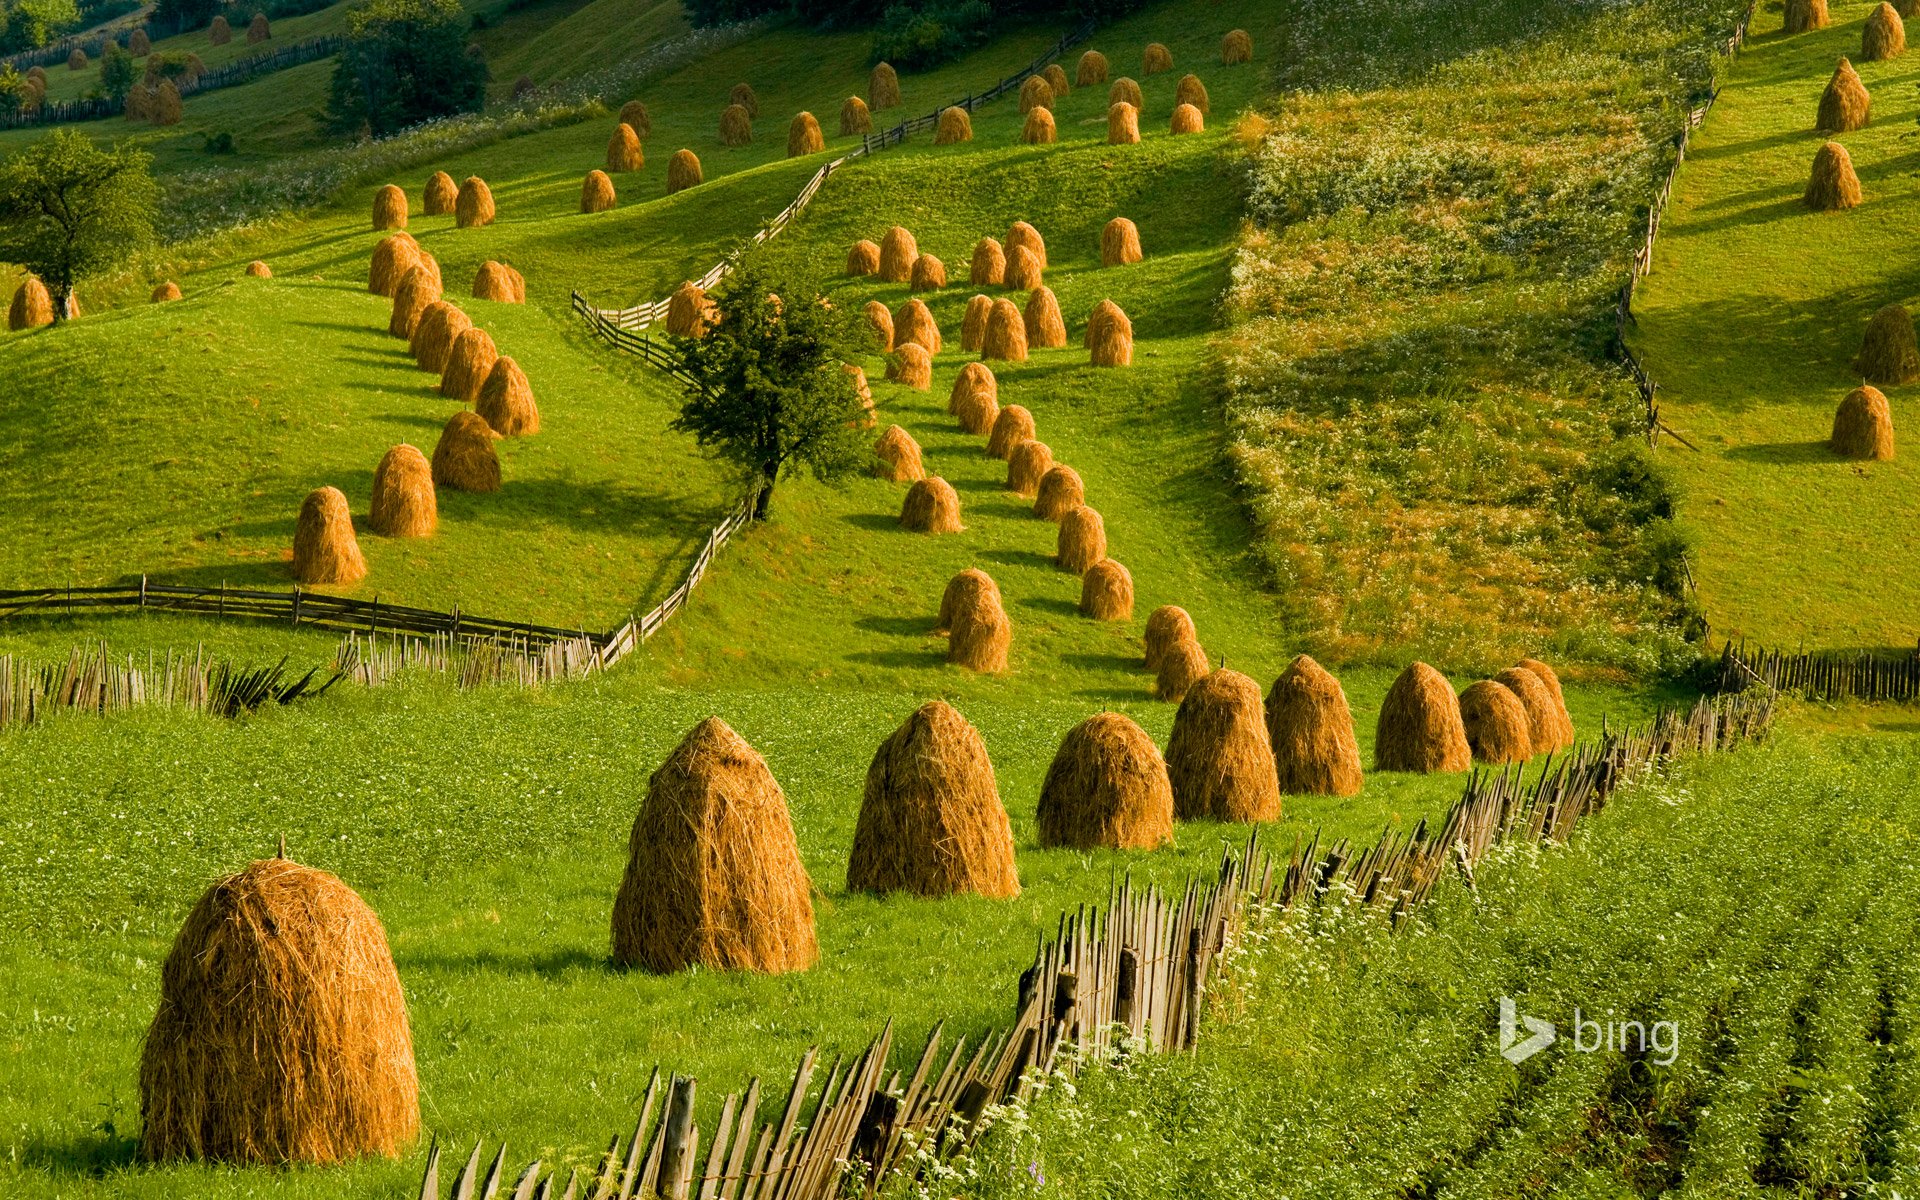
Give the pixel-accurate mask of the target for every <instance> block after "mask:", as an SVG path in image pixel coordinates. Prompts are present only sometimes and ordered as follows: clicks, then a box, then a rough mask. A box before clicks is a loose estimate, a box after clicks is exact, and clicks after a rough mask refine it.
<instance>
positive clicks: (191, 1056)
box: [140, 858, 420, 1190]
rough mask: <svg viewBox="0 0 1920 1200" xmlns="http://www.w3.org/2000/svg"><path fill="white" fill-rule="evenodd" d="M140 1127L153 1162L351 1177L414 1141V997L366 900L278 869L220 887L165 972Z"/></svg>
mask: <svg viewBox="0 0 1920 1200" xmlns="http://www.w3.org/2000/svg"><path fill="white" fill-rule="evenodd" d="M140 1126H141V1128H140V1156H141V1157H142V1158H144V1159H146V1160H148V1161H152V1162H161V1161H167V1160H174V1159H213V1160H217V1161H221V1162H229V1163H247V1164H258V1165H262V1166H274V1167H278V1166H282V1165H284V1164H288V1163H335V1162H341V1161H344V1160H347V1159H354V1158H360V1157H364V1156H374V1155H377V1156H381V1157H385V1158H398V1157H400V1155H401V1153H402V1152H403V1151H404V1150H406V1148H407V1147H408V1146H409V1145H411V1144H412V1143H413V1141H414V1140H415V1139H416V1138H417V1137H418V1136H419V1132H420V1081H419V1077H418V1075H417V1074H416V1072H415V1068H414V1060H413V1035H412V1032H411V1030H410V1029H409V1028H408V1023H407V1001H406V995H405V993H404V992H402V990H401V987H400V976H399V973H398V972H396V971H395V970H394V965H393V954H392V952H391V951H390V950H389V948H388V945H387V935H386V931H385V930H384V929H382V928H381V925H380V918H379V916H378V915H376V914H375V913H374V911H373V910H372V909H371V908H369V907H367V905H366V902H365V901H363V900H361V899H360V897H359V896H358V895H356V894H355V893H354V891H353V889H352V888H350V887H348V886H347V885H346V884H345V883H343V882H341V881H340V879H339V878H337V877H336V876H334V875H331V874H328V873H327V872H325V871H319V870H315V869H313V868H312V867H305V866H302V865H300V864H299V863H296V862H293V861H291V860H289V859H286V858H275V859H265V860H261V861H259V862H255V863H251V864H249V865H248V867H247V868H246V869H245V870H244V871H241V872H239V873H238V874H235V875H229V876H227V877H226V878H224V879H222V880H220V881H219V882H218V883H215V884H214V885H213V886H212V887H210V888H208V889H207V891H206V894H205V895H203V896H201V898H200V901H199V903H197V904H195V905H194V906H193V911H192V912H191V913H189V914H188V915H187V920H186V923H185V924H184V925H182V926H181V928H180V932H179V934H178V936H176V937H175V938H174V942H173V946H172V948H171V949H170V950H168V952H167V957H166V961H165V963H164V964H163V965H162V967H161V969H160V1003H159V1006H158V1009H157V1010H156V1011H155V1013H154V1016H153V1024H152V1026H151V1027H149V1028H148V1030H147V1037H146V1042H145V1044H144V1045H143V1046H142V1047H141V1053H140ZM190 1190H191V1189H190Z"/></svg>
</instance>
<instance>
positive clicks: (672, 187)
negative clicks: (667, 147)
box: [667, 150, 705, 196]
mask: <svg viewBox="0 0 1920 1200" xmlns="http://www.w3.org/2000/svg"><path fill="white" fill-rule="evenodd" d="M704 178H705V177H704V176H703V175H702V174H701V172H700V156H699V155H697V154H695V153H694V152H693V151H691V150H675V151H674V152H673V157H672V158H670V159H668V160H667V195H669V196H671V195H673V194H674V193H675V192H684V191H686V190H687V189H688V188H690V187H697V186H699V184H700V183H701V181H702V180H703V179H704Z"/></svg>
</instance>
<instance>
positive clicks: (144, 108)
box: [120, 83, 153, 121]
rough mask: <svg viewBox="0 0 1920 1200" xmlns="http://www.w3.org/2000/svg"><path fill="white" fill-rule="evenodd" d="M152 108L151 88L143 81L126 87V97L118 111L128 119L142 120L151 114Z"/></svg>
mask: <svg viewBox="0 0 1920 1200" xmlns="http://www.w3.org/2000/svg"><path fill="white" fill-rule="evenodd" d="M152 109H153V89H151V88H149V87H148V86H147V85H146V84H144V83H136V84H134V85H133V86H132V87H130V88H128V89H127V97H126V99H125V100H124V101H123V102H122V106H121V110H120V111H121V115H122V116H124V117H125V118H126V119H127V120H129V121H144V120H146V119H147V118H148V117H149V116H150V115H151V113H152Z"/></svg>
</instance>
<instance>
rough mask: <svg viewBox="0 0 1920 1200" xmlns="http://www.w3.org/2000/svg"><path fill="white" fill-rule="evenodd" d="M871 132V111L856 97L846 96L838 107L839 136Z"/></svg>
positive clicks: (864, 102)
mask: <svg viewBox="0 0 1920 1200" xmlns="http://www.w3.org/2000/svg"><path fill="white" fill-rule="evenodd" d="M872 132H873V111H872V110H871V109H869V108H868V107H867V102H866V101H865V100H862V99H861V98H860V97H858V96H848V97H847V98H846V100H844V101H843V102H842V103H841V105H840V136H842V137H847V136H849V135H851V134H856V133H872Z"/></svg>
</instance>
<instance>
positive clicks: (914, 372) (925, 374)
mask: <svg viewBox="0 0 1920 1200" xmlns="http://www.w3.org/2000/svg"><path fill="white" fill-rule="evenodd" d="M887 378H888V379H889V380H890V381H892V382H894V383H897V384H901V385H902V386H904V387H910V388H912V389H914V390H915V391H917V392H924V391H927V390H928V389H930V388H932V387H933V356H932V355H931V354H928V353H927V348H926V347H925V346H922V345H921V344H920V343H918V342H901V343H899V344H898V345H897V346H895V347H894V350H893V353H892V354H891V355H889V356H888V357H887Z"/></svg>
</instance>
